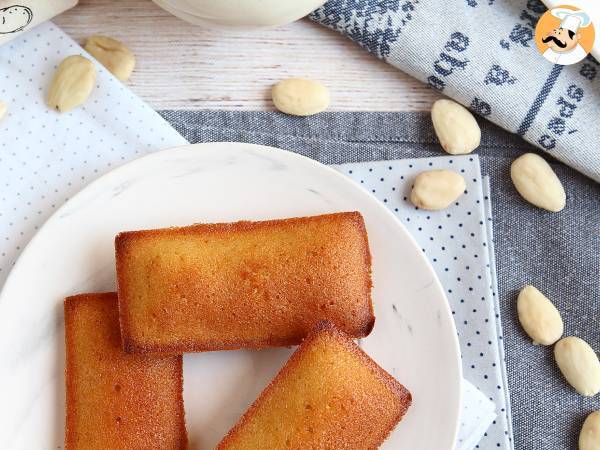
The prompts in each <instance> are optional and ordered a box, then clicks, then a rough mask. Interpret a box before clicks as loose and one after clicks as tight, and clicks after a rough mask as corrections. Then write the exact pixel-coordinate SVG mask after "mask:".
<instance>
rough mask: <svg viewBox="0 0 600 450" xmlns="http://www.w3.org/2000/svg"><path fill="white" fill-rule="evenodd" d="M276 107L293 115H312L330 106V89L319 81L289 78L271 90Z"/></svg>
mask: <svg viewBox="0 0 600 450" xmlns="http://www.w3.org/2000/svg"><path fill="white" fill-rule="evenodd" d="M271 95H272V97H273V103H274V104H275V107H276V108H277V109H278V110H279V111H281V112H284V113H286V114H291V115H293V116H311V115H313V114H317V113H320V112H321V111H324V110H325V109H327V107H328V106H329V90H328V89H327V88H326V87H325V86H323V85H322V84H321V83H319V82H318V81H313V80H307V79H305V78H288V79H287V80H283V81H280V82H279V83H277V84H276V85H275V86H274V87H273V90H272V91H271Z"/></svg>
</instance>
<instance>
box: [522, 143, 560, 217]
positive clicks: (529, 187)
mask: <svg viewBox="0 0 600 450" xmlns="http://www.w3.org/2000/svg"><path fill="white" fill-rule="evenodd" d="M510 177H511V178H512V181H513V183H514V185H515V188H516V189H517V192H519V194H521V197H523V198H524V199H525V200H527V201H528V202H529V203H531V204H533V205H535V206H538V207H540V208H543V209H546V210H548V211H553V212H558V211H560V210H561V209H563V208H564V207H565V204H566V198H567V196H566V194H565V190H564V188H563V185H562V183H561V182H560V180H559V179H558V177H557V176H556V174H555V173H554V171H553V170H552V167H550V164H548V163H547V162H546V161H545V160H544V158H542V157H541V156H539V155H536V154H535V153H525V154H524V155H523V156H519V157H518V158H517V159H515V160H514V161H513V162H512V165H511V166H510Z"/></svg>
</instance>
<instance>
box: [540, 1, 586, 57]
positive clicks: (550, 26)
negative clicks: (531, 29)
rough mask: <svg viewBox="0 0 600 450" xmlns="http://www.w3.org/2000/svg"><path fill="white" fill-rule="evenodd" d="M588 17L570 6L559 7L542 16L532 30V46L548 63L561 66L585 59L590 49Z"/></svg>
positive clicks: (583, 12)
mask: <svg viewBox="0 0 600 450" xmlns="http://www.w3.org/2000/svg"><path fill="white" fill-rule="evenodd" d="M594 38H595V31H594V24H592V20H591V18H590V16H589V15H588V14H587V13H586V12H585V11H583V10H581V9H578V8H575V7H574V6H569V5H563V6H559V7H557V8H552V9H551V10H549V11H547V12H546V13H544V15H543V16H542V17H540V20H539V21H538V23H537V26H536V27H535V44H536V46H537V48H538V50H539V52H540V53H541V54H542V55H543V56H544V58H546V59H547V60H548V61H550V62H551V63H554V64H560V65H562V66H566V65H570V64H575V63H578V62H579V61H581V60H582V59H583V58H585V57H586V56H587V55H588V53H589V52H590V51H591V50H592V46H593V45H594Z"/></svg>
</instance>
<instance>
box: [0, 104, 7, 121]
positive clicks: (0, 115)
mask: <svg viewBox="0 0 600 450" xmlns="http://www.w3.org/2000/svg"><path fill="white" fill-rule="evenodd" d="M7 110H8V105H7V104H6V102H3V101H2V100H0V120H2V119H4V116H5V115H6V111H7Z"/></svg>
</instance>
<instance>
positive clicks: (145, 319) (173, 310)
mask: <svg viewBox="0 0 600 450" xmlns="http://www.w3.org/2000/svg"><path fill="white" fill-rule="evenodd" d="M115 247H116V262H117V280H118V291H119V312H120V322H121V333H122V338H123V344H124V348H125V350H126V351H129V352H165V353H183V352H194V351H208V350H225V349H238V348H262V347H273V346H287V345H295V344H299V343H300V342H301V340H302V339H303V338H304V337H305V336H306V335H307V334H308V333H309V332H310V330H311V329H312V327H314V325H315V324H316V323H317V322H319V321H320V320H324V319H327V320H330V321H331V322H333V323H334V324H335V325H336V326H337V327H339V328H340V329H341V330H342V331H344V332H345V333H347V334H349V335H351V336H353V337H364V336H366V335H368V334H369V333H370V332H371V329H372V328H373V324H374V321H375V318H374V315H373V306H372V304H371V255H370V251H369V243H368V239H367V232H366V229H365V224H364V221H363V218H362V216H361V214H360V213H358V212H346V213H337V214H327V215H321V216H312V217H300V218H293V219H283V220H268V221H263V222H236V223H220V224H198V225H192V226H189V227H182V228H166V229H159V230H147V231H131V232H123V233H120V234H119V235H118V236H117V237H116V241H115Z"/></svg>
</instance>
